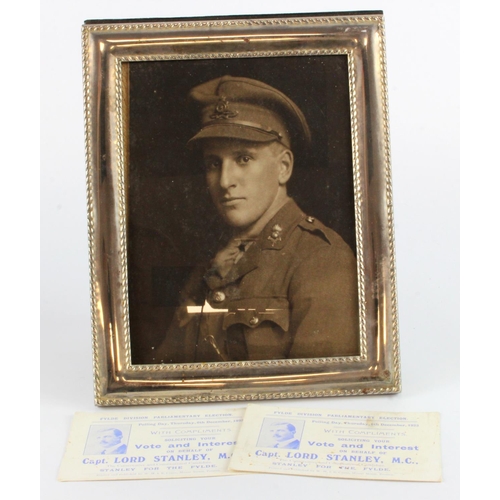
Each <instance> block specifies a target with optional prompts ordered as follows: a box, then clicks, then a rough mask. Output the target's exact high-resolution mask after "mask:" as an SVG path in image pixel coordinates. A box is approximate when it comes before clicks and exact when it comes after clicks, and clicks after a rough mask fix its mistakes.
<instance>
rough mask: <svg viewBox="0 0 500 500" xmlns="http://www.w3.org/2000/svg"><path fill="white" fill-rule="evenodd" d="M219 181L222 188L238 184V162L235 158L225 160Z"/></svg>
mask: <svg viewBox="0 0 500 500" xmlns="http://www.w3.org/2000/svg"><path fill="white" fill-rule="evenodd" d="M219 183H220V186H221V188H222V189H229V188H230V187H234V186H235V185H236V164H235V162H234V161H233V160H229V159H228V160H224V161H223V162H222V166H221V169H220V179H219Z"/></svg>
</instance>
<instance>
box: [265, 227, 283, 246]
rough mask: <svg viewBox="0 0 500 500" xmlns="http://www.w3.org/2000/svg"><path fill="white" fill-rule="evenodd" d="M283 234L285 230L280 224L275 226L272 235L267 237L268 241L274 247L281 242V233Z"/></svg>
mask: <svg viewBox="0 0 500 500" xmlns="http://www.w3.org/2000/svg"><path fill="white" fill-rule="evenodd" d="M282 232H283V228H282V227H281V226H280V225H279V224H275V225H274V226H273V228H272V230H271V235H270V236H268V237H267V239H268V240H270V241H271V245H272V246H273V247H274V245H275V244H276V243H277V242H278V241H281V233H282Z"/></svg>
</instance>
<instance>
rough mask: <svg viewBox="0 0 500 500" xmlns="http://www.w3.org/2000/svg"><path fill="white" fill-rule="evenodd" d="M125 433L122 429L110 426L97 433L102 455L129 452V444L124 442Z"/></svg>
mask: <svg viewBox="0 0 500 500" xmlns="http://www.w3.org/2000/svg"><path fill="white" fill-rule="evenodd" d="M122 439H123V433H122V431H121V430H120V429H116V428H114V427H110V428H108V429H103V430H101V431H99V432H98V434H97V435H96V440H97V443H98V447H99V448H100V452H99V453H100V454H101V455H123V454H125V453H127V445H126V444H125V443H122Z"/></svg>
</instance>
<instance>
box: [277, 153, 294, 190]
mask: <svg viewBox="0 0 500 500" xmlns="http://www.w3.org/2000/svg"><path fill="white" fill-rule="evenodd" d="M279 169H280V170H279V177H278V181H279V183H280V185H281V186H283V185H285V184H286V183H287V182H288V181H289V179H290V177H291V176H292V172H293V153H292V152H291V151H290V150H289V149H284V150H283V151H282V152H281V153H280V155H279Z"/></svg>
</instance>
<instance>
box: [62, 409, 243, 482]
mask: <svg viewBox="0 0 500 500" xmlns="http://www.w3.org/2000/svg"><path fill="white" fill-rule="evenodd" d="M244 411H245V409H244V408H238V409H230V410H217V409H211V410H200V411H199V410H184V411H165V410H163V411H154V412H153V411H149V410H136V411H112V410H111V411H106V412H98V413H76V414H75V416H74V418H73V422H72V426H71V431H70V436H69V440H68V444H67V447H66V452H65V454H64V457H63V460H62V463H61V467H60V469H59V478H58V479H59V480H60V481H92V480H108V479H152V478H174V477H196V476H219V475H225V474H234V472H231V471H229V470H228V463H229V458H230V456H231V453H232V451H233V447H234V444H235V442H236V437H237V435H238V430H239V428H240V425H241V421H242V420H243V414H244Z"/></svg>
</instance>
